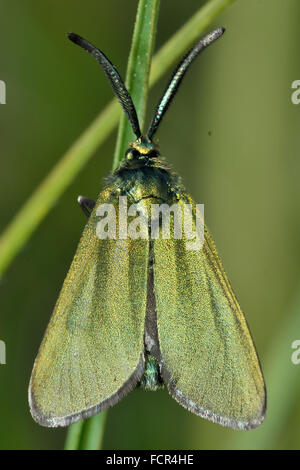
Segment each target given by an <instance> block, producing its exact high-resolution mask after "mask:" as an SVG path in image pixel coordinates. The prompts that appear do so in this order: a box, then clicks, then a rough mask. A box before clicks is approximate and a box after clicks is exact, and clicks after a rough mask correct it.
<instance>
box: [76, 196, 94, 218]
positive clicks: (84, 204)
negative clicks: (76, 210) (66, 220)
mask: <svg viewBox="0 0 300 470" xmlns="http://www.w3.org/2000/svg"><path fill="white" fill-rule="evenodd" d="M77 202H78V204H79V205H80V207H81V209H82V211H83V212H84V213H85V215H86V216H87V217H89V216H90V215H91V212H92V210H93V208H94V207H95V204H96V203H95V201H93V199H89V198H88V197H85V196H78V198H77Z"/></svg>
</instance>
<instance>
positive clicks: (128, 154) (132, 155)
mask: <svg viewBox="0 0 300 470" xmlns="http://www.w3.org/2000/svg"><path fill="white" fill-rule="evenodd" d="M138 156H139V152H138V151H137V150H136V149H128V150H127V152H126V158H127V160H133V159H134V158H137V157H138Z"/></svg>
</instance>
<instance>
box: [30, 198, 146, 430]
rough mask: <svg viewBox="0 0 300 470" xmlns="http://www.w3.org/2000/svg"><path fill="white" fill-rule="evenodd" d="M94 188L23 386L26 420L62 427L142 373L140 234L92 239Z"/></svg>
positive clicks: (109, 401)
mask: <svg viewBox="0 0 300 470" xmlns="http://www.w3.org/2000/svg"><path fill="white" fill-rule="evenodd" d="M108 202H112V203H113V204H114V207H115V209H116V214H117V226H118V201H117V200H116V199H115V200H110V195H109V192H108V191H104V192H103V193H101V194H100V196H99V199H98V201H97V204H96V206H95V209H94V210H93V212H92V214H91V216H90V218H89V220H88V222H87V225H86V227H85V229H84V232H83V235H82V238H81V240H80V243H79V245H78V248H77V252H76V254H75V257H74V260H73V262H72V265H71V267H70V270H69V272H68V275H67V277H66V279H65V282H64V284H63V287H62V290H61V293H60V296H59V299H58V301H57V303H56V306H55V309H54V312H53V315H52V318H51V320H50V323H49V325H48V328H47V330H46V333H45V336H44V339H43V342H42V344H41V347H40V350H39V353H38V356H37V358H36V361H35V364H34V369H33V372H32V376H31V381H30V387H29V401H30V406H31V413H32V415H33V417H34V419H35V420H36V421H37V422H38V423H39V424H42V425H44V426H67V425H69V424H71V423H72V422H75V421H77V420H78V419H80V418H87V417H89V416H92V415H93V414H95V413H98V412H99V411H101V410H104V409H106V408H108V407H109V406H112V405H114V404H115V403H117V402H118V401H119V400H120V399H121V398H122V397H123V396H124V395H126V394H127V393H128V392H129V391H130V390H132V389H133V388H134V387H135V386H136V384H137V383H138V382H139V380H140V379H141V377H142V375H143V371H144V356H143V351H144V338H143V335H144V323H145V312H146V299H147V267H148V253H149V243H148V240H130V239H129V238H128V239H127V240H119V239H118V237H117V239H105V240H104V239H99V238H98V237H97V235H96V226H97V223H98V221H99V217H97V215H96V209H97V207H98V206H99V204H100V203H108Z"/></svg>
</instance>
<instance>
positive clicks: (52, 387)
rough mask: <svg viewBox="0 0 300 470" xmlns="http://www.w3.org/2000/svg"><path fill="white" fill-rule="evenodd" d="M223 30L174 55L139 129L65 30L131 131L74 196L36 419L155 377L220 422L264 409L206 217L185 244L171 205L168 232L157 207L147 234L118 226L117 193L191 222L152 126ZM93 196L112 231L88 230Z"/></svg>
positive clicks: (234, 423)
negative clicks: (78, 214) (70, 253)
mask: <svg viewBox="0 0 300 470" xmlns="http://www.w3.org/2000/svg"><path fill="white" fill-rule="evenodd" d="M223 32H224V29H223V28H218V29H216V30H215V31H213V32H211V33H210V34H208V35H207V36H205V37H204V38H203V39H201V40H200V41H199V42H198V43H197V44H196V45H195V46H194V47H193V48H192V49H191V50H190V51H189V52H188V53H187V55H186V56H185V57H184V58H183V59H182V61H181V62H180V63H179V65H178V66H177V68H176V69H175V72H174V74H173V76H172V78H171V81H170V82H169V84H168V86H167V88H166V90H165V92H164V94H163V96H162V98H161V100H160V102H159V104H158V106H157V108H156V111H155V113H154V117H153V119H152V122H151V124H150V127H149V130H148V133H147V135H146V136H145V135H142V134H141V131H140V127H139V122H138V118H137V114H136V110H135V107H134V104H133V102H132V99H131V97H130V95H129V93H128V91H127V89H126V87H125V85H124V83H123V81H122V79H121V77H120V75H119V73H118V72H117V70H116V69H115V67H114V66H113V65H112V64H111V62H110V61H109V60H108V58H107V57H106V56H105V55H104V54H103V53H102V52H101V51H100V50H99V49H96V48H95V47H94V46H93V45H92V44H91V43H89V42H88V41H86V40H85V39H83V38H81V37H80V36H78V35H76V34H74V33H71V34H69V38H70V40H71V41H73V42H74V43H75V44H78V45H79V46H81V47H82V48H83V49H85V50H87V51H88V52H89V53H91V54H92V55H93V56H94V57H95V58H96V60H97V61H98V62H99V64H100V65H101V66H102V68H103V70H104V72H105V73H106V75H107V77H108V78H109V80H110V83H111V85H112V88H113V90H114V92H115V94H116V96H117V97H118V99H119V101H120V103H121V105H122V107H123V109H124V111H125V113H126V114H127V116H128V118H129V120H130V123H131V125H132V129H133V131H134V133H135V135H136V140H135V141H134V142H131V143H130V144H129V149H128V150H127V152H126V155H125V156H124V158H123V161H122V162H121V163H120V166H119V168H117V169H116V170H115V171H114V172H113V173H112V174H111V175H110V176H109V177H108V178H107V181H106V185H105V188H104V190H103V191H102V192H101V193H100V195H99V197H98V199H97V201H96V203H94V202H93V201H91V200H89V199H87V198H84V197H80V198H79V203H80V205H81V206H82V208H83V210H84V211H85V212H86V213H87V215H88V221H87V224H86V226H85V229H84V231H83V235H82V238H81V240H80V243H79V245H78V248H77V251H76V254H75V257H74V260H73V262H72V265H71V267H70V270H69V272H68V274H67V277H66V279H65V281H64V284H63V287H62V290H61V292H60V295H59V298H58V301H57V303H56V306H55V309H54V312H53V315H52V318H51V320H50V323H49V325H48V328H47V330H46V333H45V336H44V339H43V341H42V344H41V346H40V349H39V353H38V355H37V358H36V361H35V364H34V368H33V371H32V376H31V381H30V386H29V403H30V408H31V413H32V416H33V418H34V419H35V420H36V421H37V422H38V423H39V424H41V425H43V426H50V427H55V426H68V425H70V424H71V423H74V422H75V421H77V420H79V419H85V418H88V417H90V416H92V415H94V414H96V413H98V412H100V411H102V410H105V409H106V408H108V407H110V406H113V405H115V404H116V403H118V402H119V401H120V400H121V399H122V398H123V397H124V396H125V395H127V394H128V393H129V392H130V391H131V390H132V389H134V388H135V387H137V386H142V387H144V388H145V389H150V390H155V389H157V388H158V387H160V386H163V385H164V384H165V385H166V386H167V388H168V390H169V392H170V394H171V395H172V396H173V398H175V400H176V401H177V402H178V403H180V404H181V405H182V406H184V407H185V408H187V409H188V410H190V411H191V412H193V413H195V414H196V415H199V416H202V417H204V418H207V419H209V420H211V421H213V422H216V423H219V424H221V425H223V426H229V427H231V428H234V429H252V428H255V427H257V426H258V425H260V424H261V423H262V421H263V419H264V415H265V408H266V406H265V403H266V398H265V385H264V379H263V375H262V372H261V368H260V364H259V360H258V357H257V354H256V350H255V347H254V344H253V341H252V338H251V335H250V332H249V329H248V327H247V323H246V320H245V318H244V316H243V313H242V311H241V308H240V306H239V304H238V302H237V299H236V297H235V295H234V293H233V291H232V289H231V286H230V283H229V281H228V279H227V277H226V274H225V272H224V269H223V266H222V263H221V261H220V258H219V256H218V253H217V251H216V248H215V245H214V242H213V240H212V238H211V236H210V234H209V232H208V230H207V228H206V227H205V228H204V239H203V240H204V242H203V243H202V246H201V248H200V249H196V250H195V249H187V242H188V240H189V237H188V236H187V235H186V234H184V235H183V236H181V237H179V236H177V235H176V236H175V224H176V218H175V214H173V213H172V214H171V216H170V219H169V220H170V227H171V229H172V231H171V232H170V233H171V235H170V236H169V237H164V236H163V234H164V231H163V227H162V224H161V220H160V219H159V220H158V231H157V232H156V236H154V237H152V238H151V237H150V235H149V233H150V228H149V226H148V225H147V224H146V228H147V227H148V228H149V233H148V231H147V235H149V236H148V237H147V236H146V237H144V238H143V237H124V236H121V235H120V233H121V229H120V224H121V223H123V222H122V220H121V215H120V207H119V202H120V199H121V198H122V197H123V198H124V197H126V198H127V201H128V204H139V203H143V204H144V206H143V207H144V208H146V210H147V209H149V208H150V206H151V205H155V204H156V205H157V204H158V205H161V204H165V205H168V206H172V205H173V204H177V206H179V207H180V208H182V207H183V206H185V205H187V206H188V207H190V208H192V209H191V213H192V227H193V228H195V226H196V222H195V220H196V215H197V214H196V205H195V203H194V202H193V200H192V198H191V197H190V195H189V194H188V193H187V192H186V190H185V188H184V186H183V184H182V182H181V179H180V177H179V176H178V175H176V173H175V172H174V171H173V170H172V169H171V168H170V166H169V165H168V163H167V162H166V160H165V159H164V158H163V157H162V156H161V155H160V152H159V149H158V146H157V145H156V144H155V143H154V141H153V136H154V134H155V132H156V131H157V129H158V127H159V124H160V122H161V120H162V117H163V115H164V113H165V112H166V110H167V108H168V106H169V104H170V102H171V101H172V99H173V97H174V95H175V93H176V91H177V88H178V86H179V84H180V82H181V80H182V78H183V76H184V74H185V72H186V70H187V69H188V67H189V65H190V64H191V62H192V61H193V60H194V59H195V57H196V56H197V55H198V54H199V52H201V51H202V50H204V49H205V48H206V47H207V46H208V45H210V44H211V43H212V42H214V41H215V40H216V39H218V38H219V37H220V36H221V35H222V34H223ZM99 207H105V208H110V209H109V211H110V210H111V212H112V213H113V221H114V222H116V224H117V226H118V227H119V229H118V230H117V231H113V235H114V236H107V237H106V238H105V237H102V238H101V237H99V236H98V235H99V233H98V229H99V225H98V224H99V219H100V217H99V212H98V208H99ZM107 210H108V209H107ZM102 215H103V214H102ZM101 220H102V219H101ZM147 230H148V229H147ZM118 234H119V236H118ZM157 235H158V236H157Z"/></svg>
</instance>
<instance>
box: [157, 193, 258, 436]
mask: <svg viewBox="0 0 300 470" xmlns="http://www.w3.org/2000/svg"><path fill="white" fill-rule="evenodd" d="M188 202H192V201H191V199H189V198H188ZM193 205H194V203H193ZM194 207H195V205H194ZM204 240H205V241H204V245H203V247H202V249H201V250H200V251H193V250H187V249H186V242H187V240H185V238H184V237H183V238H182V239H174V237H171V238H170V239H165V240H163V239H161V238H159V239H157V240H155V241H154V243H153V246H154V248H153V249H154V291H155V299H156V309H157V325H158V337H159V345H160V352H161V373H162V377H163V380H164V382H165V383H166V384H167V385H168V388H169V391H170V393H171V395H172V396H173V397H174V398H175V399H176V400H177V401H178V402H179V403H180V404H181V405H183V406H184V407H185V408H187V409H189V410H190V411H192V412H193V413H195V414H197V415H199V416H202V417H204V418H207V419H210V420H211V421H214V422H217V423H219V424H221V425H224V426H229V427H231V428H235V429H251V428H255V427H257V426H258V425H259V424H260V423H261V422H262V421H263V418H264V414H265V386H264V380H263V376H262V372H261V368H260V364H259V360H258V357H257V354H256V350H255V347H254V344H253V341H252V338H251V335H250V332H249V329H248V327H247V323H246V320H245V318H244V315H243V313H242V311H241V308H240V306H239V304H238V302H237V299H236V297H235V295H234V293H233V291H232V289H231V286H230V284H229V281H228V279H227V277H226V274H225V272H224V269H223V267H222V264H221V261H220V259H219V256H218V254H217V251H216V248H215V245H214V242H213V240H212V238H211V236H210V234H209V232H208V231H207V229H205V239H204Z"/></svg>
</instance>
